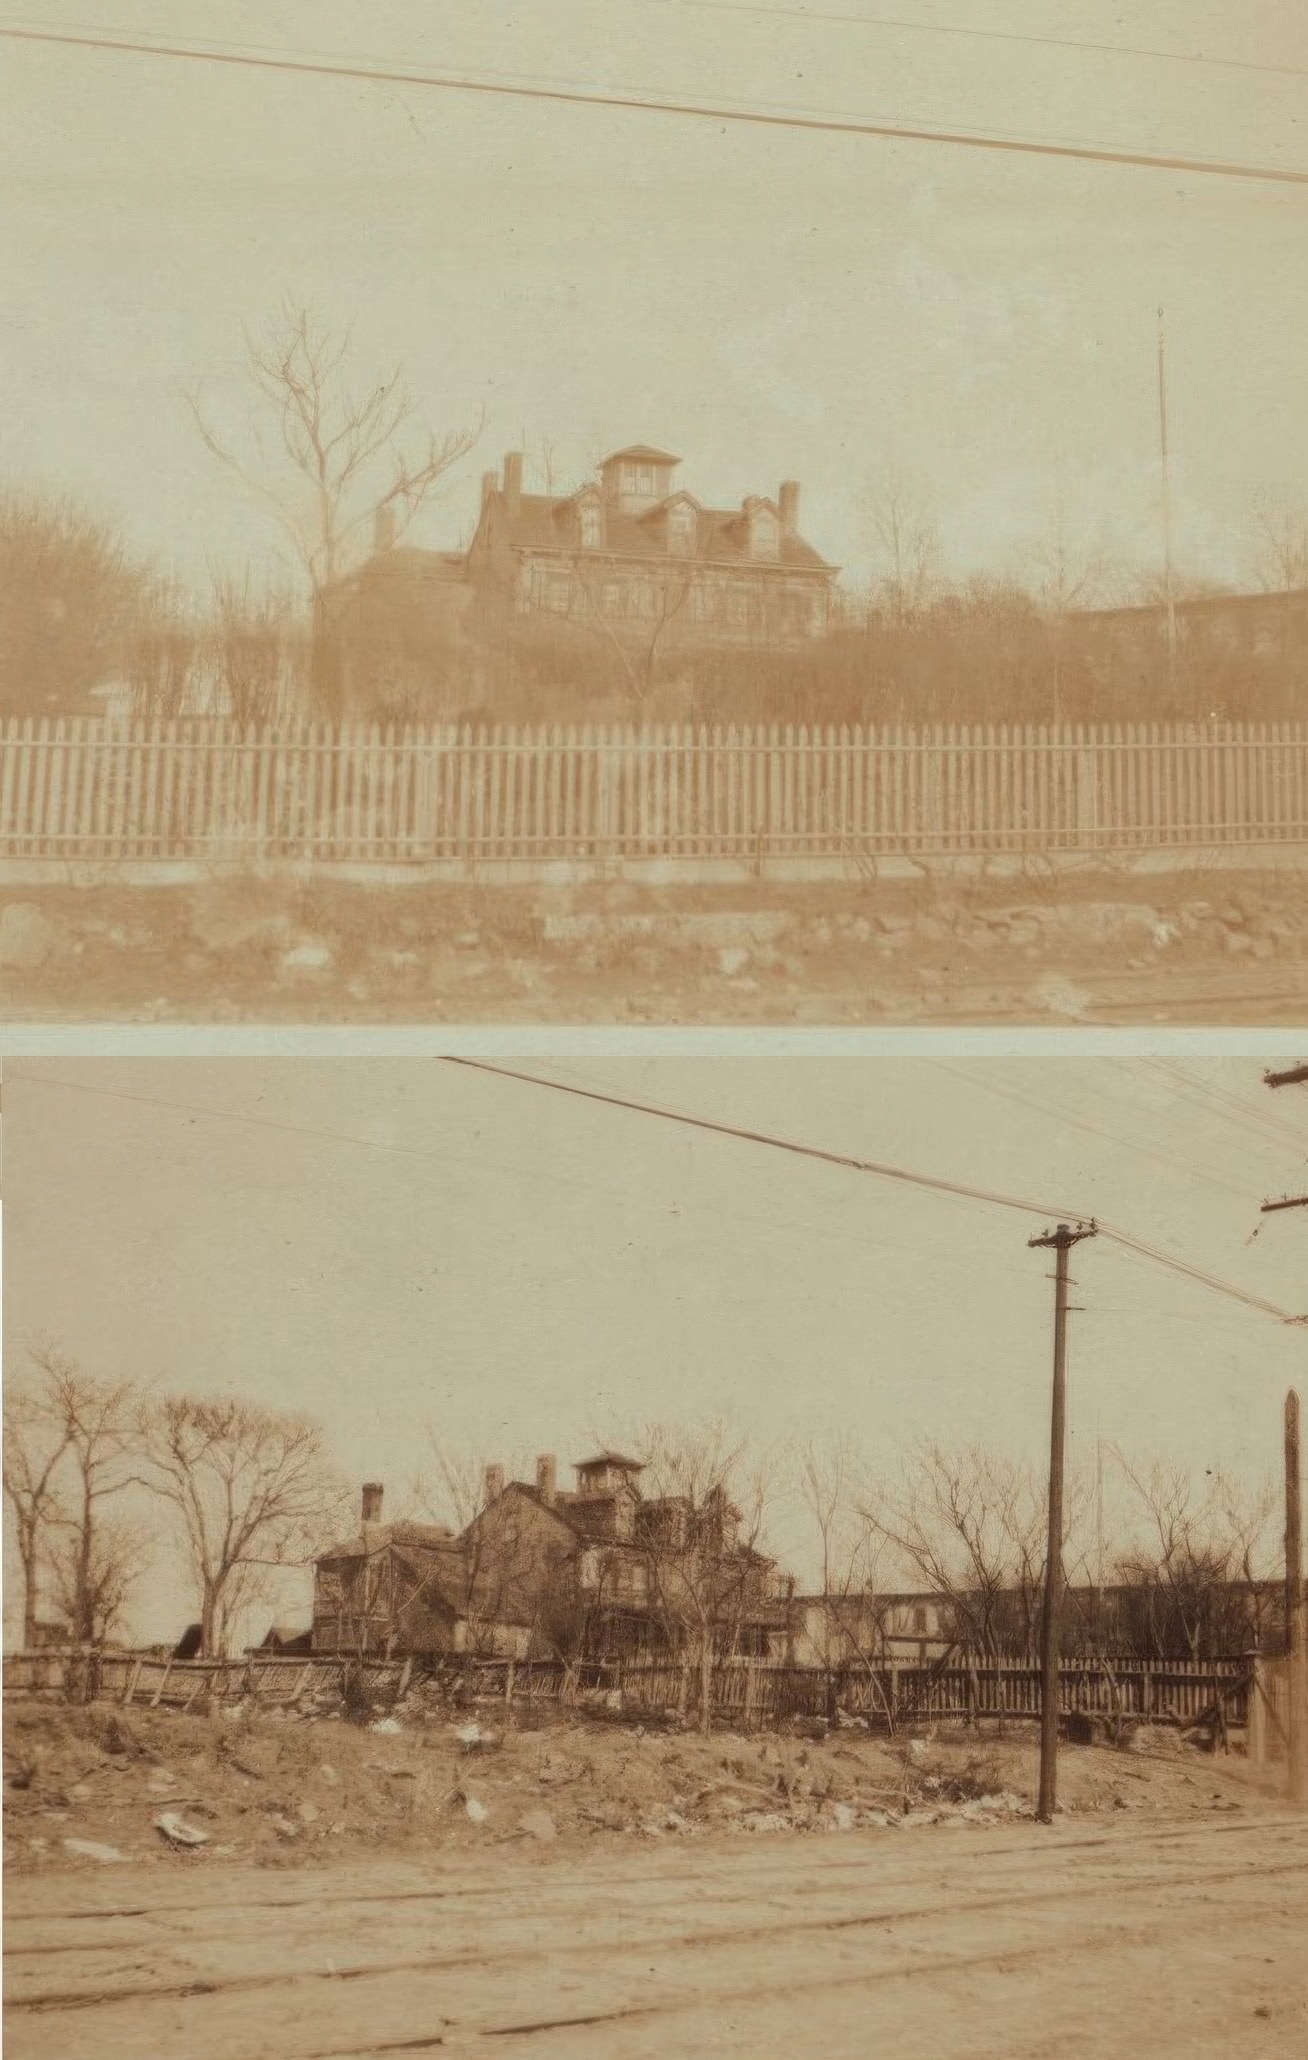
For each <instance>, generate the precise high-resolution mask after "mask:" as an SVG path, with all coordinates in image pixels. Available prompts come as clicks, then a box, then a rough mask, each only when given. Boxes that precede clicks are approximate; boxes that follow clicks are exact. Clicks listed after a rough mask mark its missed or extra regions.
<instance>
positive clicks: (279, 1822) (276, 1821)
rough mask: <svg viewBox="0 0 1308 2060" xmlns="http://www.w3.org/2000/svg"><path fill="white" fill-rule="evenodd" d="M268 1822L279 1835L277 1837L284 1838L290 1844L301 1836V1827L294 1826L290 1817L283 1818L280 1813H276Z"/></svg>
mask: <svg viewBox="0 0 1308 2060" xmlns="http://www.w3.org/2000/svg"><path fill="white" fill-rule="evenodd" d="M268 1822H269V1823H270V1824H271V1826H272V1828H273V1830H274V1831H275V1832H276V1833H277V1836H278V1837H279V1838H284V1839H285V1840H286V1841H287V1843H288V1844H289V1842H290V1841H291V1839H293V1838H298V1837H299V1835H300V1827H299V1825H298V1824H293V1823H292V1822H291V1819H290V1818H289V1817H284V1816H282V1814H281V1812H280V1811H274V1812H273V1813H272V1815H270V1816H269V1819H268Z"/></svg>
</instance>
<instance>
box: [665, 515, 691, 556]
mask: <svg viewBox="0 0 1308 2060" xmlns="http://www.w3.org/2000/svg"><path fill="white" fill-rule="evenodd" d="M694 545H695V510H694V509H693V508H689V507H687V505H686V503H685V502H684V501H678V503H677V504H676V506H675V507H673V508H669V509H668V549H669V550H670V551H672V552H675V554H676V555H677V557H679V558H685V557H688V556H689V554H690V552H691V551H692V550H693V549H694Z"/></svg>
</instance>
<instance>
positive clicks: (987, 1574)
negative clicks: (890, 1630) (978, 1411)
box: [868, 1442, 1085, 1653]
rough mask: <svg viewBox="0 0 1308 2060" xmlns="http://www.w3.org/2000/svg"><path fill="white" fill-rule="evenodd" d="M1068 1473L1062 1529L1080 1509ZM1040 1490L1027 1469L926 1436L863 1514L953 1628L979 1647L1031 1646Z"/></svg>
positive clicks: (1041, 1530)
mask: <svg viewBox="0 0 1308 2060" xmlns="http://www.w3.org/2000/svg"><path fill="white" fill-rule="evenodd" d="M1084 1503H1085V1492H1084V1487H1083V1484H1082V1483H1081V1482H1080V1481H1079V1480H1077V1479H1076V1478H1075V1477H1074V1478H1073V1479H1072V1480H1071V1481H1069V1483H1068V1491H1067V1493H1066V1496H1065V1507H1066V1510H1067V1523H1066V1528H1065V1531H1064V1538H1065V1540H1066V1539H1067V1538H1069V1537H1070V1536H1071V1534H1072V1532H1073V1530H1074V1528H1075V1526H1076V1524H1077V1523H1078V1521H1079V1518H1080V1515H1081V1513H1082V1510H1083V1508H1084ZM1045 1507H1046V1503H1045V1494H1044V1490H1043V1488H1042V1486H1041V1485H1040V1483H1039V1482H1038V1481H1037V1479H1036V1477H1035V1476H1034V1475H1033V1473H1032V1471H1031V1469H1030V1468H1029V1467H1028V1466H1025V1465H1023V1464H1021V1463H1020V1462H1018V1461H1017V1460H1013V1459H1009V1458H1006V1457H1005V1456H1003V1455H1002V1454H997V1453H993V1452H988V1451H986V1450H985V1448H984V1447H983V1446H981V1445H976V1444H974V1445H969V1446H966V1447H964V1448H962V1449H961V1450H959V1451H953V1450H950V1449H949V1448H947V1447H945V1446H943V1445H941V1444H939V1443H936V1442H928V1443H926V1444H923V1445H921V1446H919V1447H918V1448H917V1450H916V1451H915V1452H914V1453H913V1454H911V1455H910V1457H909V1458H908V1459H907V1460H906V1461H905V1464H904V1468H903V1472H902V1475H901V1478H900V1481H899V1483H898V1484H897V1485H896V1486H895V1487H893V1488H890V1489H887V1490H884V1491H883V1492H882V1493H881V1494H880V1495H879V1496H878V1497H877V1498H876V1500H875V1502H874V1503H873V1505H872V1506H871V1507H870V1508H869V1510H868V1516H869V1519H870V1521H871V1522H872V1523H873V1524H874V1525H875V1527H876V1528H877V1530H879V1531H880V1532H881V1534H882V1535H883V1536H884V1538H885V1539H886V1541H887V1543H888V1544H889V1545H891V1546H892V1547H893V1548H894V1549H895V1550H896V1551H897V1552H898V1553H899V1554H900V1556H901V1557H902V1559H903V1560H904V1562H905V1563H906V1564H907V1565H908V1566H909V1567H910V1568H911V1569H912V1570H913V1572H914V1573H915V1574H916V1575H917V1577H918V1579H919V1580H920V1582H921V1583H922V1585H923V1587H924V1588H925V1589H928V1590H929V1591H930V1592H931V1593H932V1594H933V1595H938V1596H940V1597H941V1598H942V1599H943V1600H945V1601H947V1602H948V1604H949V1605H950V1610H951V1614H952V1616H953V1620H954V1635H955V1637H956V1638H957V1639H958V1640H959V1642H960V1643H963V1644H966V1645H968V1646H971V1647H972V1648H974V1649H975V1650H977V1651H980V1652H985V1653H1000V1652H1003V1651H1006V1650H1008V1651H1011V1650H1021V1651H1029V1650H1031V1649H1032V1648H1033V1646H1034V1642H1035V1636H1036V1629H1037V1625H1038V1622H1039V1614H1040V1605H1041V1599H1042V1595H1043V1588H1044V1553H1045Z"/></svg>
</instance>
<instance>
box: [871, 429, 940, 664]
mask: <svg viewBox="0 0 1308 2060" xmlns="http://www.w3.org/2000/svg"><path fill="white" fill-rule="evenodd" d="M871 505H872V529H873V534H874V536H875V539H876V543H877V546H878V556H879V557H880V559H881V562H882V565H883V568H884V569H883V571H882V573H881V576H880V578H879V580H878V581H877V584H876V592H877V597H878V600H879V602H880V604H881V606H882V607H883V608H884V609H885V612H886V614H887V616H888V618H889V620H890V622H891V624H892V626H893V627H894V628H896V629H903V628H905V627H906V626H907V625H908V624H910V623H912V622H915V621H917V620H918V618H919V617H920V616H921V615H922V613H923V612H924V610H925V609H926V607H927V606H928V604H929V602H930V600H931V596H932V593H933V591H934V588H935V584H936V579H937V576H938V572H939V565H940V532H939V529H938V527H937V524H936V519H935V517H934V515H933V514H932V513H931V511H930V509H929V508H928V507H927V505H926V503H925V501H924V500H923V499H922V497H921V496H920V494H918V493H917V492H916V491H915V489H914V488H913V487H912V486H911V485H910V484H909V482H908V481H907V480H906V479H905V477H904V475H903V473H902V472H901V471H900V469H899V467H898V465H896V464H890V465H888V466H887V467H886V469H885V472H884V474H883V475H882V478H881V480H880V481H879V483H878V484H877V486H876V487H875V488H874V490H873V494H872V504H871Z"/></svg>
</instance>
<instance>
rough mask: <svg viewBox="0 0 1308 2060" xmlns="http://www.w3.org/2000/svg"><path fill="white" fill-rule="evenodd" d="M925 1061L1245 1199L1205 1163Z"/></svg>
mask: <svg viewBox="0 0 1308 2060" xmlns="http://www.w3.org/2000/svg"><path fill="white" fill-rule="evenodd" d="M927 1063H928V1064H929V1065H933V1066H936V1067H938V1068H939V1070H940V1071H941V1072H942V1073H949V1074H951V1075H952V1076H953V1078H954V1079H955V1080H965V1081H966V1082H967V1084H968V1086H969V1087H980V1088H983V1089H984V1090H985V1092H986V1093H987V1094H997V1095H1002V1096H1003V1097H1004V1099H1005V1100H1007V1101H1011V1102H1016V1103H1018V1104H1019V1105H1020V1106H1021V1107H1024V1108H1028V1109H1035V1110H1037V1111H1038V1112H1039V1113H1040V1114H1041V1115H1043V1116H1052V1117H1053V1118H1054V1120H1055V1122H1057V1123H1059V1124H1061V1125H1063V1126H1064V1127H1065V1128H1066V1129H1069V1130H1080V1131H1083V1132H1084V1134H1085V1135H1086V1136H1087V1137H1098V1138H1101V1139H1103V1140H1105V1141H1106V1142H1107V1143H1109V1144H1116V1145H1121V1146H1123V1147H1124V1148H1125V1149H1126V1150H1127V1151H1131V1152H1137V1153H1139V1155H1140V1156H1141V1157H1142V1158H1146V1159H1153V1160H1154V1161H1155V1163H1156V1164H1157V1165H1160V1166H1168V1167H1170V1168H1171V1169H1172V1170H1173V1171H1174V1172H1181V1173H1188V1174H1190V1175H1191V1176H1192V1177H1193V1178H1194V1179H1196V1180H1203V1181H1206V1182H1207V1183H1208V1185H1209V1186H1210V1187H1219V1188H1223V1189H1224V1190H1225V1191H1226V1193H1227V1194H1233V1195H1238V1196H1239V1198H1240V1200H1241V1201H1247V1200H1248V1194H1249V1190H1248V1189H1247V1188H1245V1187H1239V1186H1237V1185H1236V1183H1235V1181H1233V1180H1223V1179H1222V1177H1221V1176H1220V1174H1216V1173H1210V1172H1209V1171H1208V1170H1207V1168H1206V1167H1203V1166H1197V1165H1195V1164H1194V1163H1193V1161H1192V1160H1189V1159H1181V1158H1178V1157H1177V1156H1176V1154H1175V1153H1173V1152H1164V1151H1158V1150H1157V1149H1156V1148H1155V1147H1154V1146H1152V1145H1147V1144H1141V1143H1140V1141H1139V1140H1138V1139H1136V1138H1132V1137H1123V1136H1121V1135H1120V1133H1119V1132H1117V1131H1114V1130H1105V1129H1104V1128H1103V1126H1102V1124H1099V1123H1087V1122H1084V1121H1083V1120H1082V1119H1081V1118H1080V1117H1078V1116H1073V1115H1071V1114H1070V1113H1069V1112H1068V1111H1067V1110H1066V1109H1064V1108H1062V1107H1060V1106H1059V1104H1058V1103H1057V1102H1049V1101H1042V1100H1040V1099H1039V1098H1038V1097H1036V1096H1035V1095H1029V1094H1023V1093H1022V1091H1021V1090H1020V1088H1016V1087H1012V1086H1010V1085H1008V1084H1006V1083H1001V1082H1000V1081H997V1080H989V1079H982V1078H979V1077H978V1076H977V1075H976V1074H975V1073H969V1072H967V1071H966V1069H965V1068H964V1067H962V1066H951V1065H950V1064H949V1063H948V1061H947V1060H945V1059H930V1060H928V1062H927Z"/></svg>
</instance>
